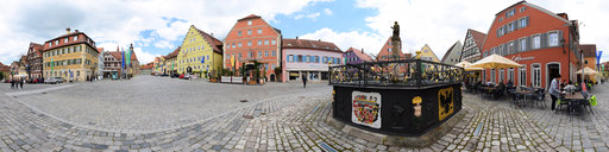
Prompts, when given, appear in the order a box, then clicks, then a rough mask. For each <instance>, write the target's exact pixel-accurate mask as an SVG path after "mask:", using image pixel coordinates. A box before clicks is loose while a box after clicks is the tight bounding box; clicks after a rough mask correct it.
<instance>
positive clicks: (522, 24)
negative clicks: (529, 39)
mask: <svg viewBox="0 0 609 152" xmlns="http://www.w3.org/2000/svg"><path fill="white" fill-rule="evenodd" d="M519 22H520V26H519V27H520V28H524V27H527V25H528V24H529V20H528V18H521V19H520V21H519Z"/></svg>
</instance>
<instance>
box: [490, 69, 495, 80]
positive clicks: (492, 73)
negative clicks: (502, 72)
mask: <svg viewBox="0 0 609 152" xmlns="http://www.w3.org/2000/svg"><path fill="white" fill-rule="evenodd" d="M495 78H496V77H495V69H491V82H496V81H495Z"/></svg>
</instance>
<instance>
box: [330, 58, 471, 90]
mask: <svg viewBox="0 0 609 152" xmlns="http://www.w3.org/2000/svg"><path fill="white" fill-rule="evenodd" d="M329 70H330V81H329V83H330V84H331V85H348V86H359V87H426V86H437V85H446V84H454V83H460V82H461V81H463V80H462V79H463V68H461V67H457V66H454V65H448V64H444V63H437V62H432V61H426V60H420V59H408V60H396V61H380V62H367V63H360V64H346V65H340V66H332V67H330V68H329Z"/></svg>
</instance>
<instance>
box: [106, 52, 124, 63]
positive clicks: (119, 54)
mask: <svg viewBox="0 0 609 152" xmlns="http://www.w3.org/2000/svg"><path fill="white" fill-rule="evenodd" d="M108 53H110V55H112V56H113V57H114V58H116V60H118V61H122V60H123V57H122V55H121V52H119V51H112V52H108Z"/></svg>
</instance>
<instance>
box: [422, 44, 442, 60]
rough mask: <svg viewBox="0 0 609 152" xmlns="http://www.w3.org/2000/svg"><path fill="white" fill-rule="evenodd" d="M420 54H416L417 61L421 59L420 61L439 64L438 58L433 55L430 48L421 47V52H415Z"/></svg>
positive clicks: (427, 46)
mask: <svg viewBox="0 0 609 152" xmlns="http://www.w3.org/2000/svg"><path fill="white" fill-rule="evenodd" d="M417 52H420V53H417V55H416V58H417V59H419V58H420V59H422V60H427V61H434V62H440V59H439V58H438V56H437V55H436V54H435V53H433V51H432V50H431V48H429V45H427V44H425V45H424V46H423V48H421V50H419V51H417Z"/></svg>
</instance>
